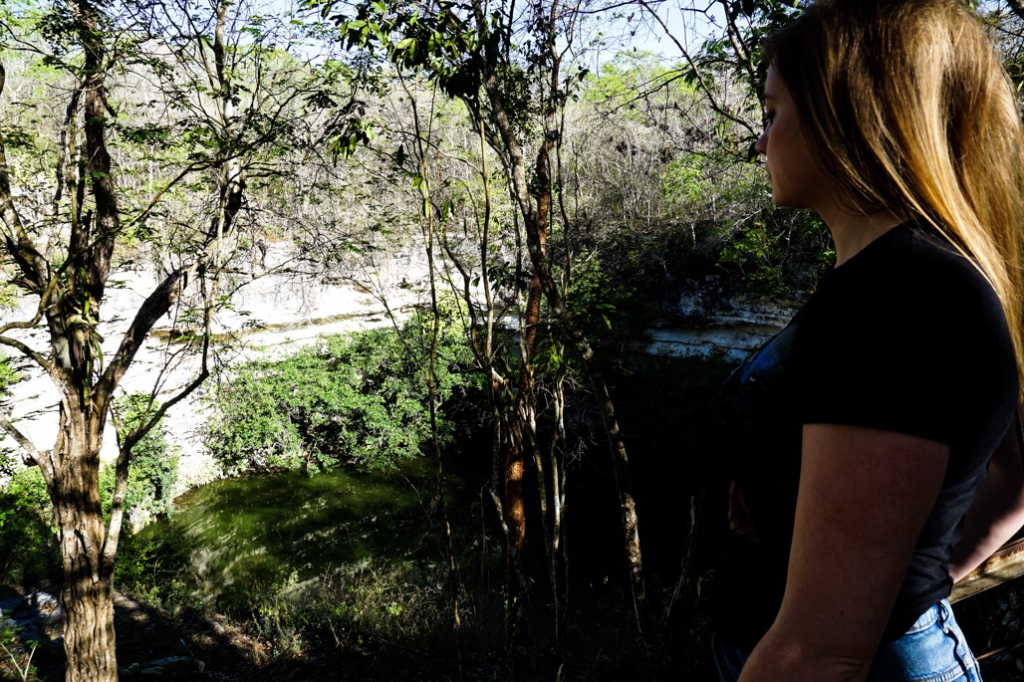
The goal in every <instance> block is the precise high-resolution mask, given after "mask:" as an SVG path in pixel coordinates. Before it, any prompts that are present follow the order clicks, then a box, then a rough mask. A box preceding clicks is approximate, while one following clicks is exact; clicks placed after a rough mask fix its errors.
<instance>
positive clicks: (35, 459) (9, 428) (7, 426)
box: [0, 414, 43, 466]
mask: <svg viewBox="0 0 1024 682" xmlns="http://www.w3.org/2000/svg"><path fill="white" fill-rule="evenodd" d="M0 427H2V428H3V430H4V431H6V432H7V433H9V434H10V436H11V438H13V439H14V440H16V441H17V442H18V445H20V446H21V448H22V449H23V450H24V451H25V453H26V454H27V455H28V459H26V460H25V464H26V465H32V464H34V465H36V466H38V465H39V463H40V462H41V461H42V460H43V456H42V455H41V454H40V453H39V450H38V449H37V448H36V446H35V445H34V444H33V443H32V441H31V440H29V438H28V436H26V435H25V434H24V433H22V432H21V430H20V429H19V428H18V427H17V426H15V425H14V424H13V423H12V422H11V420H10V419H8V418H7V416H6V415H3V414H0Z"/></svg>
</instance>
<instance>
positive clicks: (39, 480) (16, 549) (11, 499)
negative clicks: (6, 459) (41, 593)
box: [0, 468, 61, 585]
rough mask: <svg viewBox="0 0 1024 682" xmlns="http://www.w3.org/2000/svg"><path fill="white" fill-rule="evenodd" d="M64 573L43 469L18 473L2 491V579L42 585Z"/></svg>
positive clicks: (0, 550)
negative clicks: (41, 470) (42, 472)
mask: <svg viewBox="0 0 1024 682" xmlns="http://www.w3.org/2000/svg"><path fill="white" fill-rule="evenodd" d="M60 576H61V563H60V553H59V551H58V547H57V529H56V523H55V521H54V518H53V511H52V507H51V505H50V496H49V494H48V493H47V492H46V483H45V482H44V481H43V476H42V474H41V473H40V472H39V469H36V468H32V469H25V470H24V471H20V472H18V473H16V474H15V475H14V476H13V477H12V478H11V480H10V481H9V482H8V484H7V486H6V488H5V489H4V490H3V492H0V581H3V582H5V583H11V584H21V585H38V584H40V583H46V582H56V581H58V580H59V579H60Z"/></svg>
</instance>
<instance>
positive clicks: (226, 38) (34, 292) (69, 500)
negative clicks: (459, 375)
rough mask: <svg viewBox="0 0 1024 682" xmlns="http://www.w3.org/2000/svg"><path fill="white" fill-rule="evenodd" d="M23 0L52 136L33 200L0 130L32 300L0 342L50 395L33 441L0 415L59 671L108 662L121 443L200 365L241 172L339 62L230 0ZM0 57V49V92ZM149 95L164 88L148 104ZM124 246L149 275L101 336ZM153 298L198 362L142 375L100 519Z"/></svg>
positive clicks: (80, 673)
mask: <svg viewBox="0 0 1024 682" xmlns="http://www.w3.org/2000/svg"><path fill="white" fill-rule="evenodd" d="M23 9H24V10H25V11H24V12H22V13H21V14H19V15H13V16H12V15H7V16H5V17H4V19H5V23H4V26H3V28H4V30H5V34H6V35H5V37H6V40H7V47H8V48H13V49H16V50H19V51H21V53H23V54H30V55H36V56H37V57H40V58H41V59H42V61H43V63H44V64H46V65H48V66H49V67H50V68H52V69H54V70H55V72H56V73H57V74H59V78H60V79H61V84H62V85H64V86H66V90H64V91H63V94H65V95H66V100H65V102H66V106H65V108H64V113H63V120H62V122H61V125H60V127H59V140H56V141H53V142H52V143H49V144H50V146H45V145H44V148H43V149H42V150H41V151H40V152H37V153H39V155H40V156H39V158H40V159H41V161H40V162H41V163H42V165H43V167H44V168H46V170H48V171H49V172H51V173H53V174H54V175H55V182H54V183H53V185H52V188H51V189H52V199H50V200H49V201H45V202H37V201H35V200H34V197H35V193H26V192H16V191H15V190H14V189H13V187H14V184H15V183H16V182H18V181H19V180H20V181H21V182H23V183H24V182H25V181H26V179H25V177H24V174H22V175H21V177H19V173H18V172H17V169H16V168H14V167H13V166H12V165H11V163H9V158H8V153H7V148H8V143H9V142H10V141H11V140H18V138H17V136H16V135H15V136H12V132H15V133H16V132H18V131H17V130H14V131H11V130H2V129H0V217H2V219H3V225H4V227H3V244H2V246H0V257H2V260H0V265H2V266H3V268H4V272H5V273H7V274H8V278H9V280H10V282H11V283H12V284H13V285H14V286H16V287H17V289H18V290H19V292H20V293H21V295H22V296H25V297H31V298H33V299H35V303H36V305H35V311H34V313H33V314H32V315H31V316H30V317H29V319H23V320H15V321H9V322H4V323H3V324H0V345H3V346H5V347H7V348H9V349H11V350H13V351H14V352H16V353H18V354H20V355H22V356H24V357H25V358H28V359H29V360H31V361H32V362H33V363H34V364H35V365H36V366H38V367H39V368H41V370H42V371H43V372H45V373H46V375H48V376H49V377H50V379H51V380H52V382H53V384H54V386H55V387H56V389H57V391H58V393H59V395H60V405H59V410H58V415H57V419H58V422H59V427H58V435H57V438H56V441H55V443H54V444H53V446H52V448H50V449H41V448H38V447H37V446H36V445H35V444H34V443H32V442H31V441H30V440H29V439H28V438H27V437H26V436H25V435H24V434H23V433H22V432H21V431H20V430H19V429H18V427H17V426H16V425H15V424H14V423H12V421H11V420H10V419H9V418H7V417H6V416H2V417H0V425H2V426H3V428H4V429H5V430H6V431H7V432H8V433H9V434H11V435H12V436H13V437H14V438H15V439H16V440H17V442H18V443H19V445H20V446H21V448H22V450H23V451H24V453H25V458H26V462H27V463H29V464H31V465H34V466H38V467H39V469H40V471H41V472H42V474H43V478H44V479H45V482H46V486H47V490H48V492H49V496H50V499H51V501H52V503H53V506H54V511H55V516H56V522H57V527H58V536H59V545H60V551H61V557H62V562H63V570H64V584H63V587H62V593H61V600H62V603H63V606H64V612H65V619H66V621H65V638H64V647H65V652H66V654H67V659H68V673H67V679H68V680H69V681H73V682H77V681H78V680H115V679H117V665H116V661H115V651H114V637H115V635H114V628H113V572H114V562H115V557H116V554H117V546H118V539H119V536H120V531H121V526H122V518H123V514H124V502H125V495H126V493H127V487H128V481H129V471H130V466H131V464H132V461H133V458H134V451H133V448H134V447H135V446H136V445H137V444H138V443H139V442H140V441H142V439H144V438H145V437H146V435H147V434H148V433H149V432H150V431H151V430H152V429H153V428H154V427H155V426H156V425H157V424H158V423H159V421H160V419H161V418H162V417H163V416H164V415H165V414H166V413H167V410H168V409H169V408H171V407H172V406H173V405H175V404H176V403H178V402H180V401H181V400H183V399H184V398H185V397H187V396H188V395H189V394H191V393H192V392H193V391H194V390H195V389H196V388H197V387H198V386H199V385H200V384H201V383H202V382H203V381H204V380H205V379H206V378H207V376H208V375H209V372H210V364H211V362H212V348H211V325H212V320H213V316H214V314H215V312H216V310H218V308H219V307H220V306H222V305H223V304H224V302H225V299H226V296H225V295H223V294H221V292H220V291H219V285H220V283H221V280H222V277H223V275H224V273H225V272H226V271H229V270H230V269H232V268H237V265H238V264H237V263H236V262H234V261H233V259H235V260H237V259H238V257H239V256H240V255H244V254H249V253H251V252H253V251H255V250H256V249H257V247H258V246H259V242H260V235H259V233H258V227H259V224H258V221H257V220H256V219H255V217H254V216H253V215H251V214H249V213H248V212H247V210H246V196H247V192H248V190H249V188H250V186H251V184H252V180H253V177H254V176H255V177H256V178H257V179H259V180H261V181H264V182H270V181H280V180H281V178H282V177H283V176H284V175H285V174H286V169H287V168H288V164H287V163H286V161H287V159H284V158H283V152H282V150H283V149H287V148H289V147H290V146H292V145H294V144H295V143H296V140H302V139H303V137H302V136H303V135H304V134H305V135H307V136H308V135H310V134H311V132H310V131H311V126H310V125H307V124H306V123H305V122H304V121H303V114H304V113H305V111H304V108H306V107H316V108H318V109H320V110H322V111H323V112H326V114H329V112H331V111H339V110H342V109H343V108H344V107H339V108H335V107H334V106H333V105H334V103H335V102H334V99H332V98H334V97H336V96H338V94H339V93H338V90H337V86H338V83H339V73H340V72H338V71H337V70H335V71H333V72H332V71H330V70H329V69H324V68H319V67H313V66H311V65H309V64H308V63H307V64H303V63H302V60H301V59H297V58H296V57H295V56H294V55H293V54H290V53H289V52H288V48H289V47H290V46H292V47H293V46H294V39H295V38H294V37H292V38H289V36H288V35H285V34H282V33H281V32H280V30H282V27H290V25H291V24H290V23H289V22H288V20H287V19H288V18H287V17H285V18H284V21H281V22H268V21H267V20H266V19H265V18H263V17H260V16H259V14H258V13H257V12H256V11H255V10H254V8H253V7H252V6H251V5H249V4H243V5H233V4H231V3H229V2H226V1H224V0H213V1H212V2H211V3H210V4H209V6H208V7H206V8H203V7H201V6H200V7H196V6H193V3H190V2H186V1H185V0H182V1H181V2H179V3H176V4H174V3H171V4H163V3H161V4H156V5H150V4H147V3H135V2H133V1H131V0H129V1H128V2H125V3H123V4H120V5H118V6H116V7H107V8H101V7H100V6H99V5H97V4H95V3H93V2H91V1H90V0H73V1H72V2H69V3H66V4H64V3H54V4H52V5H46V6H43V7H40V8H38V9H37V8H33V7H31V6H29V7H25V8H23ZM298 37H299V38H302V37H304V36H298ZM289 40H291V43H289ZM278 41H280V42H278ZM282 65H284V66H285V67H287V68H280V69H278V70H277V71H275V70H274V69H275V68H277V67H281V66H282ZM5 76H6V74H5V72H4V70H3V68H2V67H0V93H3V89H4V86H5V84H6V78H5ZM285 76H287V77H285ZM300 76H302V77H300ZM153 82H155V83H157V84H160V85H161V86H162V87H160V88H153V87H152V86H151V85H150V83H153ZM118 85H122V86H126V87H124V88H123V89H119V88H118V87H117V86H118ZM140 94H148V95H149V96H151V97H152V98H153V99H152V100H151V101H150V102H148V103H143V106H137V105H139V104H140V103H139V102H137V101H133V99H132V98H133V97H137V96H139V95H140ZM157 103H161V104H163V105H164V106H163V107H162V108H161V107H159V106H158V107H154V108H152V109H151V105H153V104H157ZM147 104H148V105H149V106H147ZM140 111H141V113H140ZM153 111H156V112H163V116H162V118H161V117H160V116H153V115H152V114H151V112H153ZM326 114H325V115H326ZM341 118H343V114H341V115H340V118H337V119H335V120H334V121H326V122H325V121H324V120H323V118H321V119H318V120H317V124H318V125H319V129H318V131H319V132H318V134H321V135H323V134H328V135H329V134H331V132H330V131H331V130H332V129H331V125H336V123H337V120H341ZM83 136H84V139H83ZM112 152H113V153H112ZM115 155H116V156H117V157H118V158H119V159H120V161H119V162H115V160H114V157H115ZM140 158H142V159H143V161H144V162H148V164H149V167H150V169H151V170H152V168H153V166H154V165H155V166H156V167H157V184H158V185H159V187H153V182H152V181H151V182H150V183H149V186H148V187H146V188H145V189H141V188H140V185H142V184H143V183H139V182H137V181H136V175H135V173H134V171H135V170H136V169H135V167H134V162H136V161H137V160H139V159H140ZM146 191H148V192H150V193H149V196H148V197H145V198H142V199H140V195H142V194H143V193H144V192H146ZM295 232H296V233H297V232H298V230H296V231H295ZM296 239H303V240H304V241H305V242H306V243H309V242H310V241H311V240H312V238H311V237H310V236H308V235H306V236H301V235H296ZM131 248H135V249H137V250H138V249H143V250H145V249H147V248H148V250H149V251H150V252H151V253H153V254H155V255H153V256H151V257H153V258H154V259H155V260H158V261H162V266H163V269H164V275H163V279H162V281H161V282H160V283H159V284H158V285H157V286H156V287H155V288H154V289H153V290H152V291H151V292H150V294H149V295H148V297H147V298H146V299H145V301H144V302H143V303H142V304H141V305H140V306H139V308H138V309H137V311H136V312H135V315H134V318H133V319H132V320H131V322H130V323H129V325H128V327H127V329H123V330H121V331H120V332H119V337H118V339H117V340H116V347H115V348H113V352H111V349H109V348H108V349H107V351H106V352H104V348H103V345H104V337H103V335H101V333H100V331H99V329H100V326H101V324H105V323H106V320H105V319H104V312H105V310H104V303H105V301H106V294H107V292H108V291H109V289H110V287H111V286H112V281H111V273H112V272H113V270H114V268H115V266H116V262H117V260H118V259H119V258H123V257H124V255H125V253H126V250H128V249H131ZM247 260H248V261H249V263H250V264H251V263H252V258H248V259H247ZM229 294H230V292H229ZM229 294H228V295H229ZM166 314H172V320H173V325H174V329H172V337H175V338H177V339H179V340H181V341H182V342H183V343H181V344H179V345H178V346H177V347H175V348H171V347H168V348H167V350H166V354H165V359H166V364H165V372H166V371H167V370H168V369H169V367H170V366H171V365H173V364H175V363H179V362H181V359H182V357H184V356H187V355H189V354H194V355H195V356H196V357H197V360H196V365H197V366H196V367H195V371H194V373H193V374H192V376H191V377H190V378H189V379H187V380H186V381H184V382H183V383H182V384H181V385H179V386H177V387H176V388H174V389H173V390H169V387H166V386H162V385H161V382H162V381H163V380H164V379H163V378H161V379H159V380H158V381H157V383H156V384H155V385H154V387H153V391H152V392H151V394H150V395H149V397H148V400H146V401H145V404H144V405H142V406H139V405H138V404H136V412H137V414H136V415H135V418H134V419H133V420H130V421H131V422H132V423H133V425H132V424H128V428H127V429H125V430H124V431H123V432H122V433H120V434H119V436H120V437H119V443H118V445H119V455H118V458H117V463H116V474H115V485H114V491H113V496H112V506H111V514H110V520H109V523H105V522H104V518H103V514H102V510H101V495H100V480H99V470H100V456H99V454H100V449H101V447H102V444H103V436H104V429H105V427H106V424H107V421H108V418H109V417H110V414H111V409H112V407H113V403H114V399H115V394H116V391H117V390H118V387H119V385H120V383H121V380H122V379H123V377H124V375H125V373H126V372H127V370H128V368H129V367H130V366H131V365H132V362H133V361H134V359H135V358H136V357H137V355H138V353H139V352H140V350H141V349H142V347H143V344H144V343H145V342H146V339H147V337H148V335H149V333H150V331H151V330H152V329H153V327H154V325H155V324H156V323H157V322H158V320H160V319H161V318H162V317H163V316H164V315H166ZM31 330H41V331H42V332H43V333H44V334H45V338H46V339H47V347H46V348H45V349H40V348H38V347H34V346H33V345H32V343H31V342H30V341H28V340H26V338H27V337H25V336H24V334H25V332H27V331H31ZM108 333H109V331H108ZM161 375H163V373H161ZM161 391H163V393H161Z"/></svg>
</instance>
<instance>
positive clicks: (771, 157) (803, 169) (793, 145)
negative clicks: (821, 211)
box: [754, 66, 831, 208]
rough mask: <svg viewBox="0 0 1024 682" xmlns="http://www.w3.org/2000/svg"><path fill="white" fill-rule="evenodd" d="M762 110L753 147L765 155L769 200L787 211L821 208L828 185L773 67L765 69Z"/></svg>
mask: <svg viewBox="0 0 1024 682" xmlns="http://www.w3.org/2000/svg"><path fill="white" fill-rule="evenodd" d="M764 107H765V112H766V118H767V123H766V124H765V127H764V132H763V133H761V137H760V138H758V140H757V142H756V143H755V145H754V148H755V149H756V150H757V151H758V153H760V154H764V155H765V159H766V162H765V165H766V166H767V169H768V179H769V182H771V186H772V201H774V202H775V204H776V205H777V206H785V207H787V208H815V207H816V206H822V205H823V203H822V202H824V201H825V200H826V199H827V198H830V195H829V186H830V184H831V183H829V182H827V181H826V180H825V174H824V173H823V172H822V170H821V168H820V164H818V162H817V161H816V160H815V158H814V154H812V153H811V150H810V148H809V147H808V145H807V142H806V140H805V139H804V136H803V133H802V132H801V130H800V118H799V116H798V115H797V111H796V105H795V104H794V102H793V98H792V97H791V96H790V93H789V89H788V88H787V87H786V84H785V82H784V81H783V80H782V77H781V76H780V75H779V72H778V71H777V70H776V69H775V67H774V66H770V67H768V80H767V82H766V84H765V89H764Z"/></svg>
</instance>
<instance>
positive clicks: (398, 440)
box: [204, 316, 480, 473]
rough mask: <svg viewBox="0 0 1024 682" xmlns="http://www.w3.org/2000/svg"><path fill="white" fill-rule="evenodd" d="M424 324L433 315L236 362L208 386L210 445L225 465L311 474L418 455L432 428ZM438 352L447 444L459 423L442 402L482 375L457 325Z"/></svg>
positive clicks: (441, 424) (441, 426)
mask: <svg viewBox="0 0 1024 682" xmlns="http://www.w3.org/2000/svg"><path fill="white" fill-rule="evenodd" d="M427 332H428V328H427V320H426V319H425V318H423V317H421V316H415V317H413V318H412V320H411V321H409V322H408V323H406V324H405V325H404V326H403V327H402V328H401V329H400V330H395V329H392V328H382V329H373V330H368V331H363V332H357V333H353V334H348V335H336V336H329V337H325V338H323V339H321V340H320V342H319V343H317V344H316V345H315V346H312V347H308V348H303V349H301V350H299V351H298V352H296V353H295V354H293V355H290V356H288V357H286V358H283V359H280V360H259V361H254V362H249V363H245V364H243V365H241V366H239V367H236V368H234V369H232V370H231V371H230V373H228V374H227V375H226V376H223V377H222V381H221V382H220V385H219V387H217V388H216V389H215V390H214V391H212V392H211V399H212V403H213V410H214V411H213V416H212V417H211V419H210V420H209V422H208V424H207V427H206V429H205V435H204V442H205V444H206V447H207V448H209V450H210V453H211V454H212V455H213V457H214V458H215V459H216V460H217V461H218V462H219V463H220V464H221V466H222V467H223V468H224V470H225V471H226V472H228V473H239V472H241V471H246V470H248V471H273V470H281V469H304V470H307V471H309V472H310V473H313V472H316V471H321V470H326V469H330V468H333V467H336V466H338V465H340V464H343V463H349V462H351V463H355V464H358V465H359V466H361V467H363V468H366V469H379V468H384V467H388V466H391V465H393V464H394V462H395V461H397V460H400V459H408V458H410V457H415V456H416V455H418V454H420V453H421V452H422V447H423V445H424V443H425V442H426V441H427V440H428V439H429V438H430V435H431V434H430V423H429V410H428V401H427V387H426V378H425V374H424V370H423V366H422V364H421V358H422V357H423V353H424V346H425V344H426V343H427V341H428V339H427V336H426V334H427ZM438 356H439V360H440V361H439V362H438V365H437V370H436V376H437V382H438V384H437V398H436V399H437V402H438V407H439V408H441V409H440V410H439V412H438V420H437V428H438V434H439V437H440V439H441V442H442V444H445V443H448V442H450V441H451V439H452V437H453V436H454V435H455V433H456V431H457V429H458V424H457V423H456V422H455V421H454V420H453V419H452V414H451V413H450V412H448V411H446V410H445V409H444V407H445V406H446V404H451V403H453V401H454V400H457V399H459V398H462V397H463V396H464V395H465V394H466V393H467V392H470V391H475V390H477V389H478V387H479V384H480V378H479V375H477V374H475V373H474V372H473V369H472V360H471V358H470V357H469V351H468V350H467V348H466V345H465V341H464V339H463V337H462V332H461V330H460V329H459V328H457V327H455V326H448V327H446V328H445V330H444V333H443V335H442V336H441V337H440V339H439V349H438ZM451 407H452V408H453V409H454V408H455V405H454V404H451Z"/></svg>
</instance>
